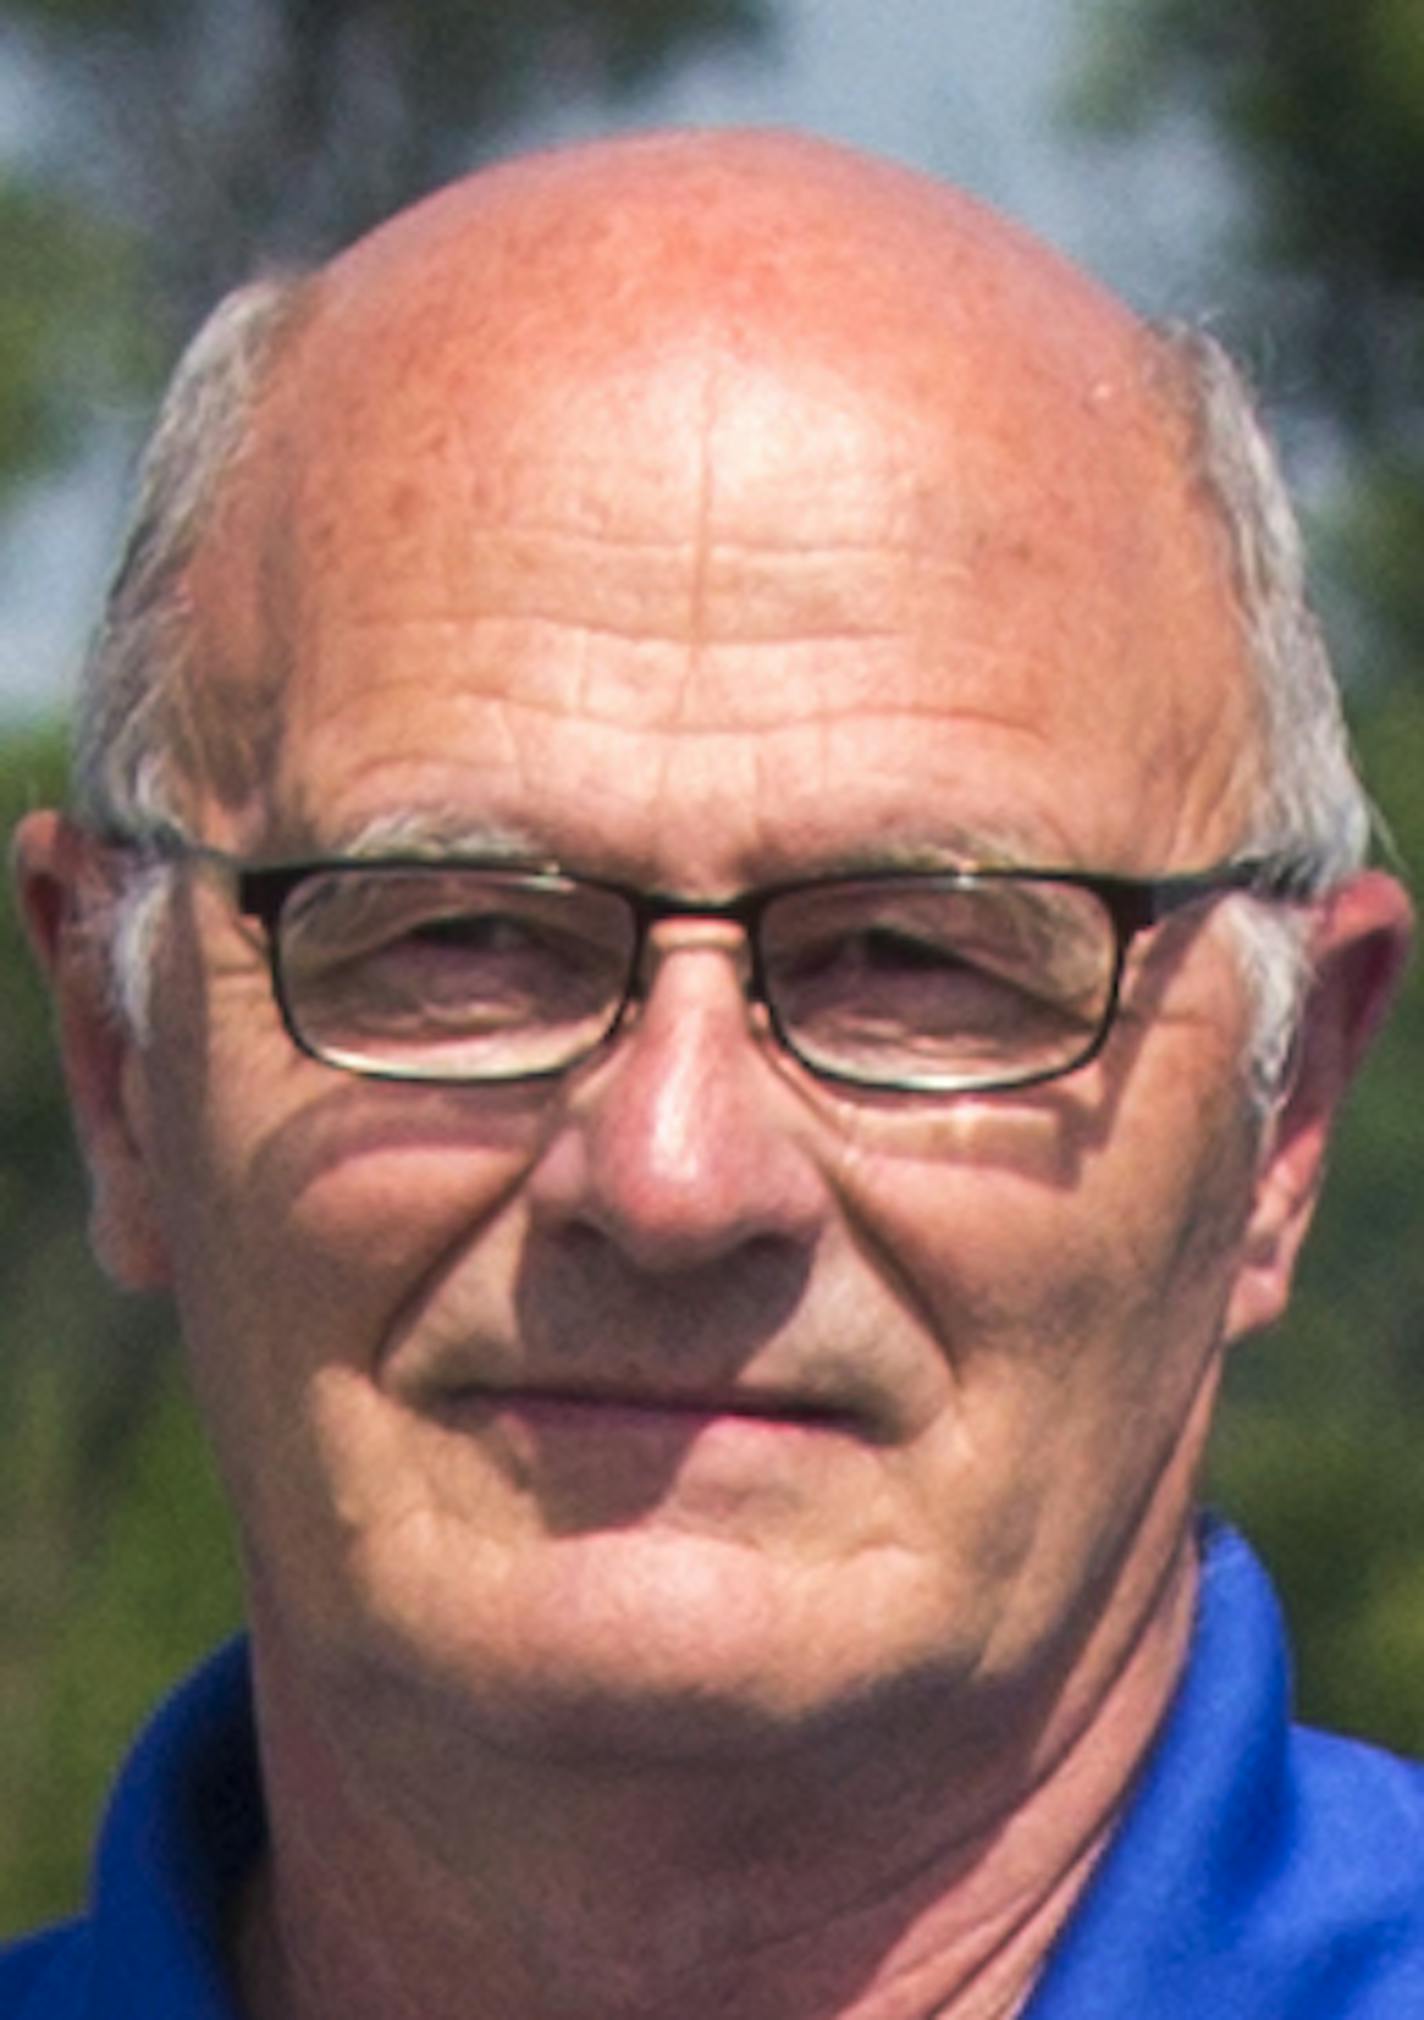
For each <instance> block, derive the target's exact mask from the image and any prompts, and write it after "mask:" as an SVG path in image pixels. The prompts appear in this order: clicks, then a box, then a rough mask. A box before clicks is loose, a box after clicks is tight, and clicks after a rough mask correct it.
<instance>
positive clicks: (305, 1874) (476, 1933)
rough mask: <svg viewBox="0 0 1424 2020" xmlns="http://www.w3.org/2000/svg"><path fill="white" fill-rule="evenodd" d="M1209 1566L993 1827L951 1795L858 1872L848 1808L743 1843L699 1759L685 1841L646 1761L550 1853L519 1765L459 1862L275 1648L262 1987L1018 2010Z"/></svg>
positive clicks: (926, 2013) (345, 2004)
mask: <svg viewBox="0 0 1424 2020" xmlns="http://www.w3.org/2000/svg"><path fill="white" fill-rule="evenodd" d="M1195 1574H1196V1565H1195V1555H1194V1552H1193V1550H1192V1548H1191V1545H1190V1541H1189V1540H1187V1539H1184V1548H1183V1550H1182V1551H1181V1553H1179V1555H1178V1557H1177V1559H1176V1560H1175V1561H1174V1563H1173V1564H1172V1565H1170V1566H1169V1567H1168V1568H1167V1572H1166V1574H1165V1575H1164V1578H1163V1580H1162V1583H1161V1587H1160V1590H1159V1592H1158V1595H1157V1601H1158V1603H1157V1604H1156V1605H1155V1606H1154V1607H1153V1608H1152V1609H1151V1611H1150V1613H1149V1615H1148V1616H1147V1617H1146V1618H1145V1620H1144V1622H1143V1626H1142V1631H1141V1632H1140V1633H1139V1634H1138V1636H1137V1638H1136V1640H1135V1641H1134V1643H1133V1644H1132V1646H1131V1647H1130V1648H1129V1650H1128V1651H1127V1653H1126V1656H1125V1659H1124V1660H1123V1661H1122V1663H1121V1664H1120V1666H1119V1668H1118V1669H1117V1672H1116V1673H1115V1674H1114V1675H1113V1676H1112V1677H1111V1678H1110V1680H1109V1682H1108V1684H1107V1687H1106V1688H1105V1689H1104V1691H1103V1692H1102V1693H1101V1695H1100V1697H1099V1699H1098V1701H1097V1703H1096V1707H1095V1709H1094V1711H1093V1713H1092V1715H1091V1716H1090V1717H1088V1718H1087V1720H1086V1721H1085V1722H1084V1723H1083V1724H1082V1725H1081V1726H1080V1728H1079V1729H1078V1730H1077V1731H1076V1732H1072V1733H1070V1734H1069V1735H1068V1737H1067V1740H1066V1743H1065V1744H1063V1745H1062V1747H1061V1748H1060V1750H1059V1751H1058V1752H1057V1753H1056V1754H1055V1753H1050V1755H1049V1757H1048V1765H1047V1767H1046V1769H1045V1770H1044V1771H1043V1772H1042V1773H1041V1774H1040V1776H1039V1778H1038V1779H1037V1780H1036V1781H1035V1782H1034V1783H1033V1785H1032V1786H1031V1787H1030V1788H1029V1789H1028V1790H1027V1791H1025V1790H1024V1789H1023V1788H1019V1789H1018V1790H1016V1791H1014V1792H1013V1793H1012V1795H1011V1796H1010V1797H1009V1799H1008V1800H1006V1801H1005V1802H1004V1803H1003V1804H1002V1805H1001V1807H1000V1809H999V1811H998V1813H997V1816H996V1817H990V1818H989V1819H988V1820H987V1821H985V1822H983V1823H981V1825H980V1826H979V1828H978V1829H977V1830H976V1831H975V1832H974V1833H973V1835H972V1836H970V1837H966V1836H964V1835H958V1836H956V1835H955V1833H954V1832H953V1831H952V1830H950V1831H946V1829H945V1822H944V1816H943V1814H941V1815H940V1816H939V1817H938V1818H937V1819H935V1821H936V1822H937V1824H938V1829H937V1832H922V1843H921V1845H920V1848H919V1850H918V1854H917V1856H915V1857H914V1858H913V1859H911V1860H903V1859H902V1860H901V1861H900V1862H899V1863H898V1865H896V1866H895V1867H894V1868H893V1869H889V1868H879V1869H877V1871H876V1872H874V1873H872V1874H867V1873H865V1872H864V1871H862V1872H861V1874H860V1878H861V1881H862V1885H861V1888H860V1890H859V1891H858V1892H854V1891H851V1890H849V1889H847V1887H846V1877H847V1873H848V1871H849V1869H850V1868H851V1867H853V1866H854V1865H855V1861H856V1856H857V1853H858V1850H859V1847H860V1835H859V1834H858V1833H857V1832H856V1830H855V1828H854V1825H853V1822H852V1820H851V1819H850V1818H849V1817H843V1828H842V1830H841V1832H840V1833H839V1841H837V1840H836V1838H835V1837H834V1836H833V1835H832V1834H830V1833H827V1832H824V1831H822V1830H820V1829H818V1828H816V1827H815V1826H814V1825H813V1826H812V1827H811V1828H809V1829H807V1828H806V1827H805V1826H804V1825H803V1826H802V1827H801V1828H800V1829H799V1830H798V1829H795V1828H793V1829H792V1830H790V1831H789V1832H788V1833H786V1835H785V1838H784V1841H783V1842H782V1843H781V1844H780V1846H779V1847H771V1846H768V1845H765V1844H760V1845H758V1844H754V1843H750V1842H748V1843H746V1844H745V1845H744V1846H743V1847H742V1849H741V1850H740V1851H739V1850H738V1847H737V1845H736V1843H735V1842H734V1839H735V1835H736V1834H735V1832H730V1833H729V1830H728V1825H727V1821H726V1818H725V1816H723V1817H722V1818H720V1819H718V1820H717V1821H716V1822H715V1823H714V1824H713V1825H712V1826H711V1828H702V1829H701V1830H700V1833H699V1828H698V1827H699V1826H702V1825H704V1824H705V1816H704V1809H705V1805H703V1804H701V1803H700V1802H698V1801H697V1800H694V1801H692V1802H689V1800H688V1798H689V1795H694V1797H695V1795H696V1793H697V1784H696V1783H695V1782H693V1781H692V1780H691V1779H690V1777H689V1776H688V1775H687V1774H686V1773H683V1774H682V1775H681V1777H679V1776H677V1775H676V1774H674V1775H672V1776H670V1777H664V1778H663V1779H664V1780H665V1781H666V1782H667V1784H668V1786H667V1787H665V1788H664V1790H663V1800H664V1803H665V1804H669V1805H671V1806H678V1805H679V1803H680V1806H681V1815H680V1816H679V1817H678V1819H677V1824H678V1828H677V1830H676V1831H675V1832H674V1833H673V1834H672V1836H671V1837H669V1836H668V1834H666V1833H663V1834H662V1837H663V1844H662V1845H661V1846H659V1845H658V1844H655V1843H652V1840H653V1839H654V1838H655V1837H656V1836H657V1833H655V1832H654V1831H653V1830H652V1829H651V1826H652V1824H653V1822H654V1812H653V1809H652V1807H650V1802H649V1798H648V1796H647V1792H646V1791H642V1792H640V1793H639V1796H638V1797H637V1799H636V1801H635V1803H634V1805H633V1806H632V1808H631V1810H630V1808H629V1806H628V1805H626V1804H625V1803H624V1802H623V1794H624V1791H623V1786H622V1778H620V1777H608V1776H604V1777H602V1778H601V1780H602V1782H603V1786H604V1789H605V1791H607V1792H608V1795H609V1803H608V1804H606V1805H605V1810H606V1814H605V1815H604V1816H603V1817H602V1818H601V1819H599V1818H597V1817H596V1816H595V1815H594V1814H593V1812H592V1810H591V1808H590V1805H589V1802H588V1798H587V1792H586V1791H584V1792H583V1793H582V1795H581V1796H580V1798H579V1800H578V1801H577V1802H571V1803H567V1804H566V1805H564V1812H563V1813H564V1816H565V1820H566V1824H567V1826H568V1827H567V1828H566V1829H565V1831H564V1832H563V1834H562V1844H561V1846H558V1847H556V1848H553V1849H552V1850H551V1846H552V1844H553V1841H552V1840H550V1839H549V1838H547V1837H545V1838H544V1839H543V1840H542V1842H541V1841H539V1840H538V1838H537V1833H536V1839H535V1841H534V1843H535V1852H536V1856H534V1857H533V1858H532V1859H531V1858H530V1856H529V1845H528V1844H527V1843H526V1844H525V1845H523V1846H521V1844H520V1843H519V1841H518V1834H517V1833H516V1832H515V1831H514V1829H513V1828H511V1827H508V1825H509V1816H510V1804H509V1799H508V1798H509V1791H508V1790H506V1791H505V1792H504V1795H503V1798H502V1799H500V1800H497V1801H495V1802H493V1803H491V1805H490V1806H489V1816H488V1819H487V1820H485V1828H483V1829H482V1830H481V1829H476V1830H475V1831H474V1832H472V1833H471V1834H470V1836H469V1840H468V1843H467V1846H466V1854H467V1856H466V1858H465V1860H464V1862H463V1865H462V1866H461V1867H459V1868H458V1869H457V1868H456V1867H455V1866H454V1865H452V1863H451V1862H450V1861H449V1860H448V1859H437V1858H431V1857H430V1856H429V1855H428V1850H427V1848H425V1847H423V1846H421V1845H420V1844H419V1843H418V1842H416V1839H415V1837H414V1836H413V1834H412V1832H411V1830H410V1829H409V1823H410V1813H409V1811H408V1810H407V1812H406V1813H405V1814H404V1815H398V1814H396V1813H395V1812H393V1811H392V1810H390V1809H388V1808H383V1807H382V1806H381V1805H380V1803H379V1802H378V1801H374V1800H370V1799H368V1796H367V1793H366V1791H365V1789H363V1788H362V1787H361V1786H360V1785H359V1784H358V1778H357V1776H356V1775H353V1774H351V1773H349V1772H343V1771H342V1770H341V1768H340V1767H339V1766H338V1765H337V1763H338V1761H339V1758H340V1754H339V1748H332V1747H329V1746H327V1745H325V1743H324V1741H325V1738H326V1735H325V1734H323V1735H322V1743H320V1744H317V1745H315V1746H312V1745H310V1744H309V1742H308V1738H307V1736H306V1735H304V1734H302V1733H301V1732H298V1733H297V1734H295V1735H294V1734H293V1733H292V1731H291V1730H290V1729H289V1722H288V1721H286V1720H284V1719H283V1717H282V1715H281V1710H280V1704H281V1699H280V1695H278V1697H277V1698H276V1700H275V1701H274V1698H273V1694H272V1693H271V1692H270V1691H269V1692H264V1691H263V1690H262V1688H261V1673H262V1666H261V1665H260V1664H259V1665H258V1675H259V1689H258V1698H259V1703H262V1704H264V1706H265V1708H266V1710H267V1714H268V1715H267V1717H266V1718H265V1719H263V1720H262V1721H261V1723H262V1726H263V1741H264V1747H263V1751H264V1759H265V1761H266V1764H267V1782H268V1786H269V1788H271V1789H273V1790H274V1791H275V1800H274V1802H273V1805H272V1812H273V1814H272V1830H273V1844H274V1848H275V1852H274V1857H273V1859H272V1861H271V1862H270V1864H269V1865H268V1866H267V1867H266V1868H265V1869H264V1870H263V1871H262V1872H261V1873H260V1874H259V1875H258V1876H257V1877H256V1878H255V1880H254V1882H253V1884H252V1885H251V1887H250V1888H249V1890H248V1893H247V1895H246V1897H245V1898H244V1901H243V1903H242V1905H241V1910H240V1916H239V1921H238V1927H237V1932H236V1936H235V1941H234V1946H233V1956H234V1964H235V1967H236V1970H237V1972H238V1976H239V1980H240V1983H241V1987H242V1994H243V2000H244V2011H245V2012H247V2013H249V2014H250V2015H251V2020H407V2016H409V2020H464V2016H465V2015H467V2014H468V2012H469V2010H470V2001H471V1997H472V1994H473V1996H475V1997H476V1998H477V2001H478V2010H479V2012H480V2015H481V2020H666V2015H667V2014H668V2013H670V2012H676V2013H677V2014H678V2015H679V2020H703V2016H706V2020H712V2016H714V2015H716V2016H722V2015H725V2014H726V2013H727V2012H731V2011H735V2012H736V2013H737V2014H738V2016H739V2020H1014V2016H1017V2015H1021V2014H1023V2013H1024V2011H1025V2009H1026V2007H1027V2005H1028V2003H1029V2001H1030V2000H1031V1996H1032V1988H1033V1985H1034V1983H1035V1981H1036V1979H1037V1978H1038V1976H1039V1974H1040V1972H1041V1970H1042V1967H1043V1965H1044V1962H1045V1960H1046V1958H1047V1956H1048V1953H1049V1950H1050V1949H1051V1947H1052V1944H1053V1942H1054V1940H1055V1938H1056V1936H1057V1935H1058V1933H1059V1931H1060V1929H1061V1928H1062V1927H1063V1925H1064V1923H1065V1922H1066V1920H1067V1918H1068V1916H1069V1914H1070V1912H1071V1910H1072V1908H1073V1905H1074V1903H1075V1902H1076V1901H1077V1899H1078V1897H1079V1895H1080V1894H1081V1892H1082V1890H1083V1888H1084V1886H1085V1884H1086V1883H1087V1881H1088V1879H1089V1877H1090V1875H1091V1873H1092V1871H1093V1868H1094V1866H1095V1864H1096V1861H1097V1859H1098V1857H1099V1855H1100V1853H1101V1851H1102V1849H1103V1847H1104V1845H1105V1844H1106V1843H1107V1841H1108V1839H1109V1837H1110V1835H1111V1832H1112V1829H1113V1826H1114V1824H1115V1822H1116V1819H1117V1817H1118V1815H1119V1814H1120V1811H1121V1809H1122V1807H1123V1806H1124V1804H1125V1802H1126V1800H1127V1798H1128V1795H1129V1793H1130V1789H1131V1784H1132V1781H1133V1779H1134V1777H1135V1774H1136V1771H1137V1769H1138V1767H1139V1765H1140V1763H1141V1760H1142V1758H1143V1756H1144V1754H1145V1752H1146V1750H1147V1748H1148V1746H1149V1745H1150V1743H1151V1740H1152V1738H1153V1736H1154V1734H1155V1732H1156V1729H1157V1727H1158V1725H1159V1723H1160V1721H1161V1718H1162V1715H1163V1713H1164V1711H1165V1709H1166V1706H1167V1703H1168V1701H1169V1699H1170V1695H1171V1692H1172V1689H1173V1687H1174V1685H1175V1683H1176V1680H1177V1677H1178V1676H1179V1674H1180V1671H1181V1667H1182V1664H1183V1660H1184V1657H1185V1650H1186V1646H1187V1641H1188V1637H1189V1633H1190V1625H1191V1618H1192V1612H1193V1605H1194V1599H1195V1588H1196V1576H1195ZM294 1740H295V1743H294ZM313 1770H314V1771H313ZM764 1778H765V1779H767V1780H768V1781H770V1780H771V1779H773V1775H772V1770H771V1769H767V1770H766V1772H765V1776H764ZM643 1779H645V1780H646V1779H647V1778H646V1777H644V1778H643ZM679 1782H680V1786H679ZM943 1794H944V1791H943V1790H942V1789H936V1791H935V1800H936V1803H937V1804H938V1806H939V1808H940V1809H941V1811H943V1809H944V1807H945V1805H944V1802H943ZM544 1800H545V1801H547V1800H548V1796H547V1791H546V1792H545V1796H544ZM533 1807H537V1804H536V1805H535V1806H533ZM555 1807H556V1808H557V1807H558V1805H557V1804H556V1805H555ZM782 1807H783V1809H784V1813H785V1815H787V1816H794V1815H795V1814H796V1805H795V1803H794V1802H791V1803H789V1804H785V1805H783V1806H782ZM575 1819H577V1820H576V1821H575ZM690 1826H691V1827H690ZM871 1835H872V1834H871V1833H870V1832H868V1831H867V1832H865V1833H864V1837H865V1839H866V1841H867V1844H868V1842H869V1839H870V1837H871ZM879 1835H880V1837H881V1839H882V1841H883V1839H884V1837H885V1836H886V1833H885V1832H883V1831H882V1832H881V1833H880V1834H879ZM674 1841H676V1843H677V1845H678V1846H679V1848H680V1849H679V1850H678V1853H677V1855H676V1856H675V1857H674V1856H671V1855H670V1850H669V1848H670V1847H671V1845H672V1844H673V1842H674ZM699 1841H700V1844H701V1851H702V1854H703V1856H702V1857H701V1858H700V1859H699V1857H698V1856H697V1848H698V1844H699ZM650 1845H651V1855H650ZM620 1848H621V1856H620ZM546 1853H548V1854H549V1856H548V1857H547V1858H546V1857H545V1854H546ZM827 1853H829V1856H827ZM828 1873H829V1875H830V1884H829V1887H828V1888H825V1889H824V1891H825V1893H828V1894H829V1896H830V1897H831V1898H832V1899H835V1898H836V1896H837V1895H838V1894H841V1895H843V1896H844V1898H842V1899H841V1900H839V1901H838V1902H837V1905H836V1906H834V1907H832V1908H831V1909H830V1910H829V1911H828V1912H827V1911H825V1910H824V1908H822V1907H820V1906H819V1903H818V1896H822V1894H823V1883H824V1882H825V1881H826V1879H827V1875H828ZM867 1881H868V1884H866V1882H867ZM808 1902H813V1903H818V1905H817V1906H813V1907H812V1908H811V1909H809V1910H808V1909H807V1907H806V1904H807V1903H808ZM798 1909H799V1913H798Z"/></svg>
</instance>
